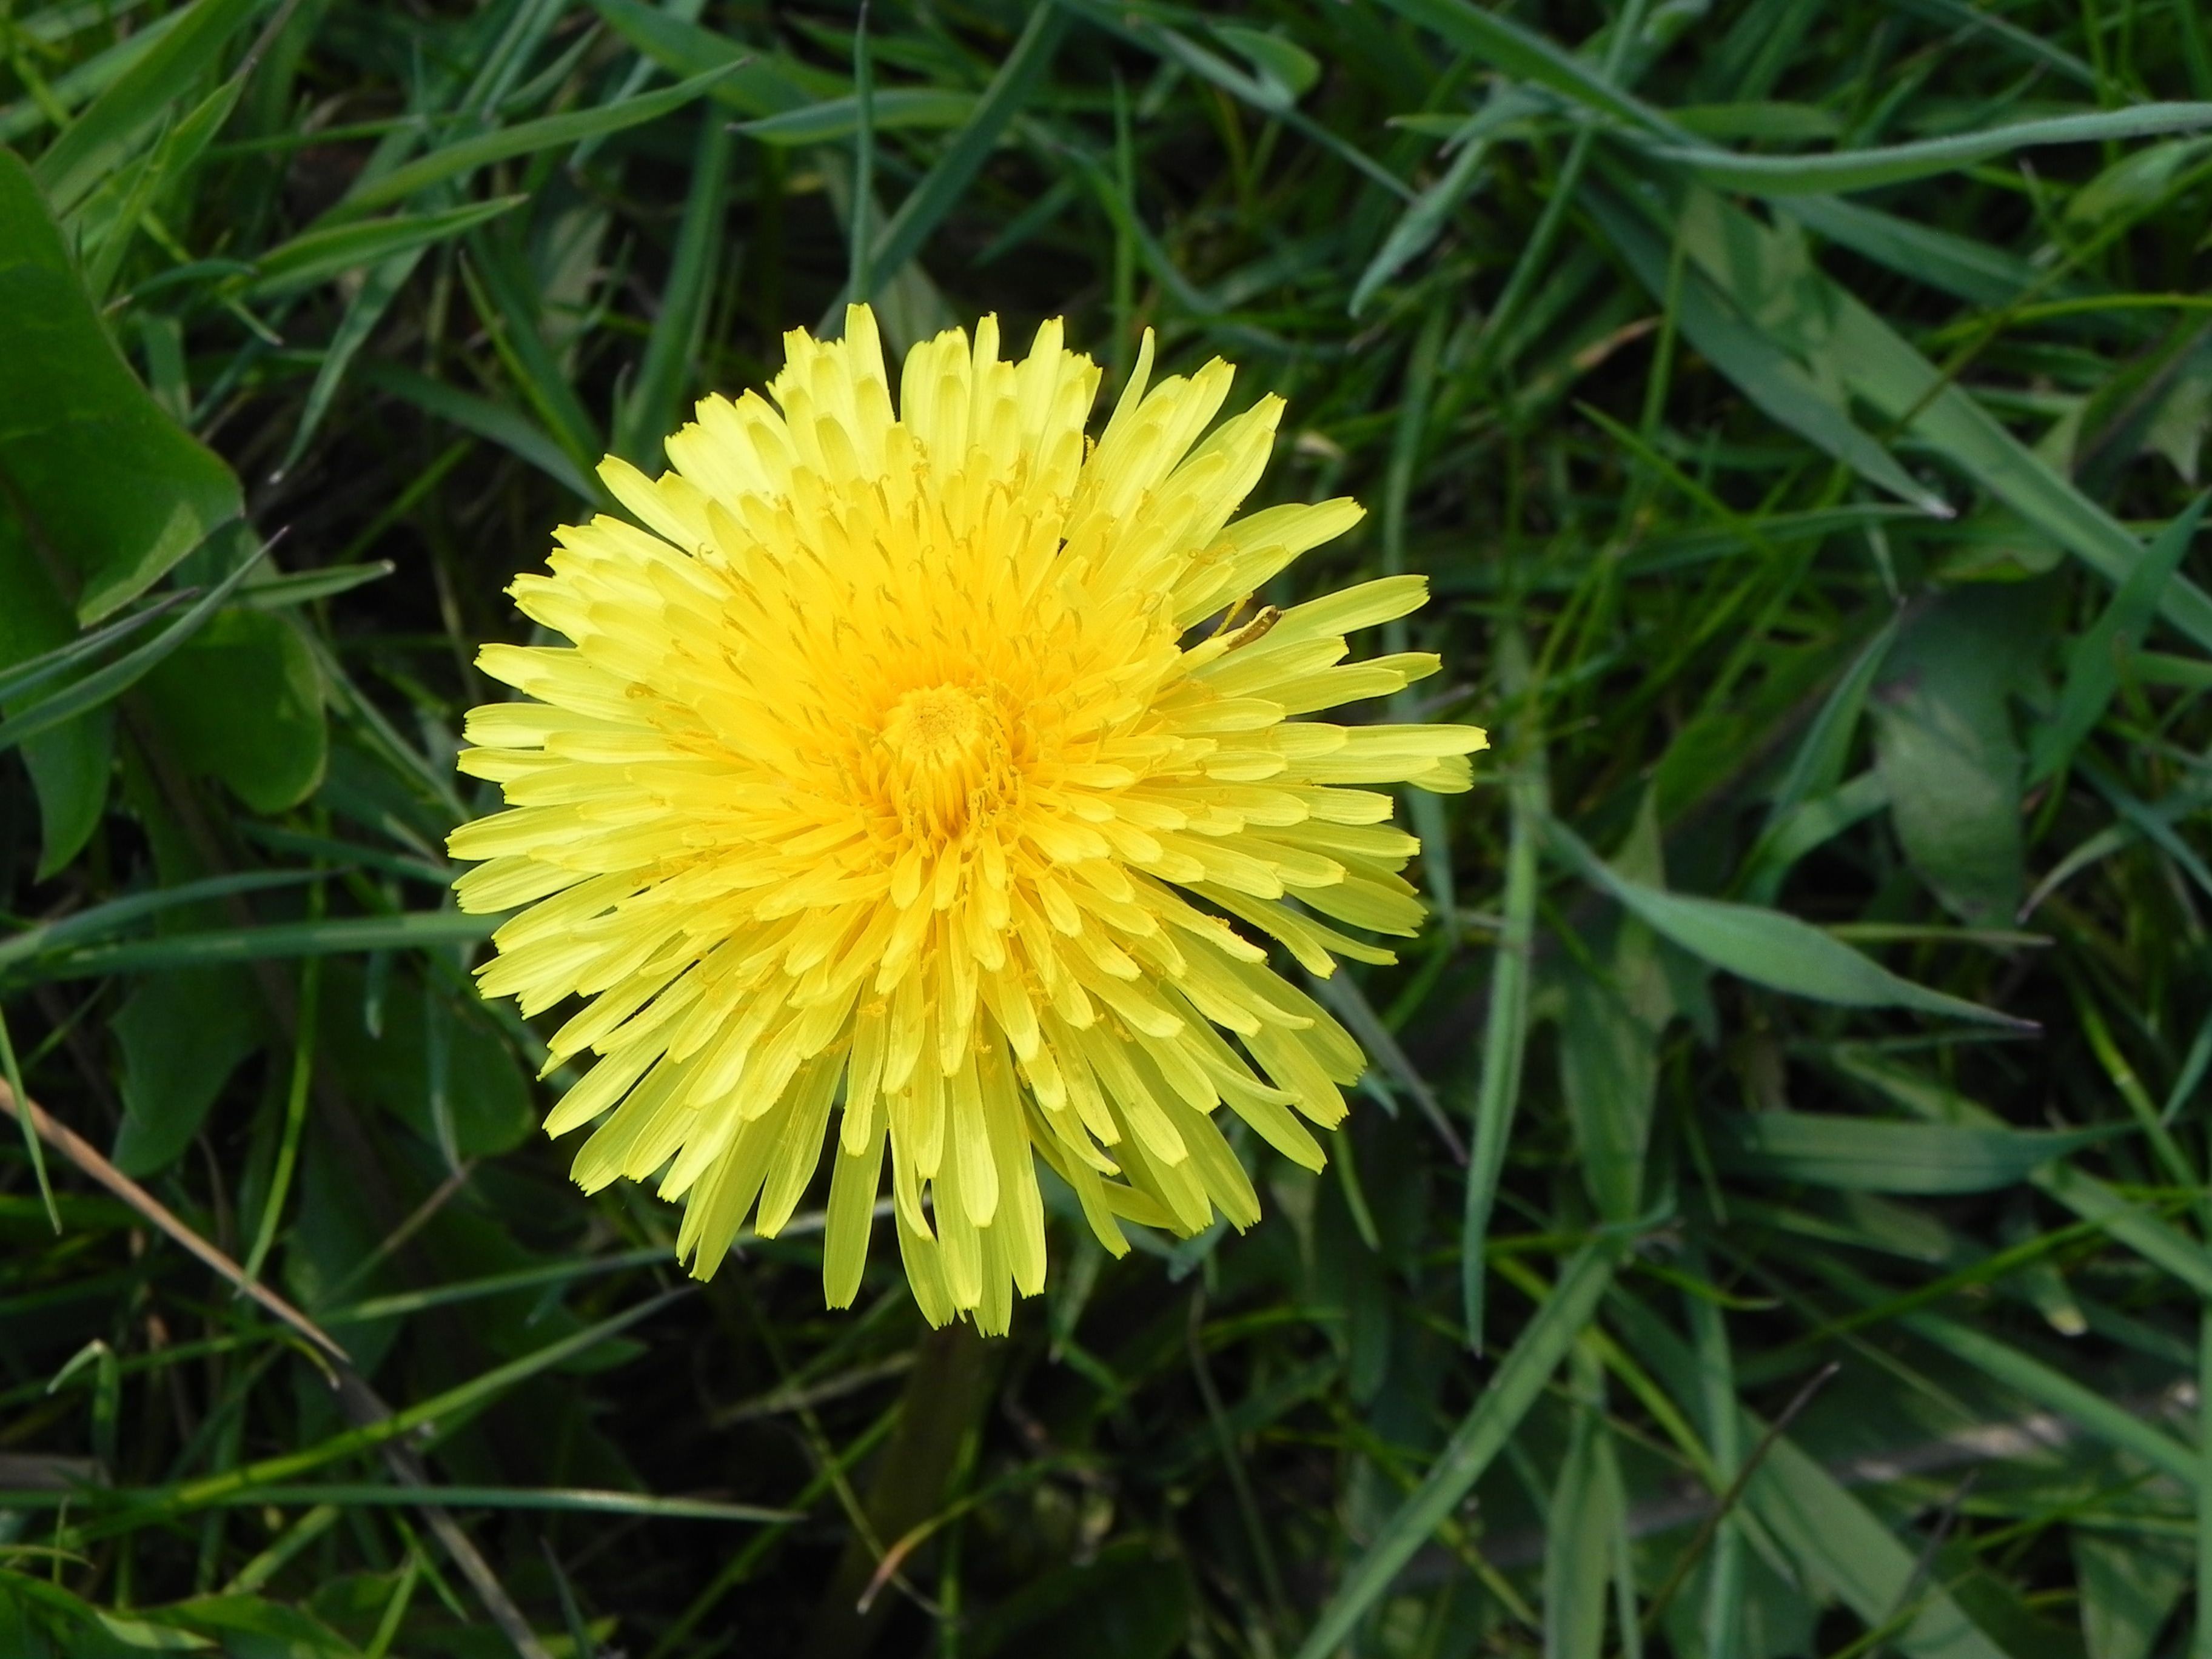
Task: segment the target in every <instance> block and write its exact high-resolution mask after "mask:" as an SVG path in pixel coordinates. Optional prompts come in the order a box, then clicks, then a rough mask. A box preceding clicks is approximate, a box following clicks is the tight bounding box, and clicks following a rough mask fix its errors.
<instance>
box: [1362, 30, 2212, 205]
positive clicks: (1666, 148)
mask: <svg viewBox="0 0 2212 1659" xmlns="http://www.w3.org/2000/svg"><path fill="white" fill-rule="evenodd" d="M1393 3H1395V0H1393ZM2203 126H2212V104H2138V105H2136V106H2134V107H2132V108H2130V109H2117V110H2103V111H2099V112H2095V113H2093V114H2083V115H2061V116H2056V117H2053V118H2050V119H2047V120H2040V121H2018V122H2015V123H2013V124H2011V125H2008V126H2000V127H1990V128H1985V129H1984V130H1983V131H1979V132H1962V133H1960V134H1958V135H1957V136H1955V137H1949V138H1927V139H1923V140H1921V141H1920V142H1918V143H1910V144H1893V145H1888V146H1886V147H1884V148H1882V149H1857V150H1852V149H1846V150H1837V151H1833V152H1831V153H1829V154H1827V155H1735V154H1733V153H1731V152H1729V151H1726V150H1717V149H1704V148H1692V147H1688V146H1684V145H1674V144H1654V145H1652V146H1651V147H1650V154H1651V155H1654V156H1656V157H1657V158H1659V159H1660V160H1662V161H1669V162H1672V163H1674V165H1676V166H1678V167H1684V168H1686V169H1687V170H1688V171H1689V172H1691V173H1695V174H1696V175H1697V176H1698V177H1699V178H1700V179H1704V180H1705V183H1707V184H1709V185H1713V186H1715V187H1717V188H1718V189H1721V190H1729V191H1742V192H1744V193H1745V194H1747V195H1753V196H1810V195H1831V194H1832V195H1842V194H1846V193H1848V192H1850V191H1861V190H1878V189H1880V188H1881V186H1883V185H1897V184H1903V183H1905V181H1907V180H1908V179H1928V178H1932V177H1934V176H1935V175H1936V174H1937V173H1955V172H1958V171H1960V169H1962V168H1966V167H1973V166H1975V165H1976V164H1978V163H1979V162H1982V161H1989V160H1990V158H1991V157H1993V156H1998V155H2009V154H2010V153H2011V152H2012V151H2014V150H2016V149H2028V148H2030V147H2031V146H2033V145H2037V144H2084V143H2104V142H2106V141H2109V140H2112V139H2117V138H2142V137H2150V136H2152V135H2154V134H2157V133H2165V132H2185V131H2190V130H2191V129H2193V128H2197V127H2203Z"/></svg>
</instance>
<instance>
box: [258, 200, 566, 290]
mask: <svg viewBox="0 0 2212 1659" xmlns="http://www.w3.org/2000/svg"><path fill="white" fill-rule="evenodd" d="M527 199H528V197H522V196H499V197H494V198H493V199H491V200H490V201H489V202H472V203H471V204H469V205H467V206H466V207H458V208H449V209H447V210H445V211H444V212H441V213H398V214H394V215H392V216H391V217H390V218H388V219H369V220H365V221H362V222H359V223H356V224H337V225H326V226H325V227H323V228H320V229H317V230H308V231H303V232H302V233H301V234H299V235H297V236H295V237H294V238H292V240H290V241H289V242H283V243H280V244H279V245H278V246H276V247H273V248H271V249H270V251H269V252H266V253H264V254H263V255H262V256H261V257H260V258H258V259H256V260H255V261H254V262H253V276H252V280H251V281H250V282H249V283H248V284H247V286H246V293H247V294H248V295H251V296H252V297H253V298H256V299H268V298H270V297H272V296H274V295H280V294H296V293H298V292H299V291H300V290H301V289H305V288H313V286H314V285H315V284H316V283H325V282H328V281H329V280H330V279H331V277H333V276H343V274H344V273H345V272H347V271H349V270H360V269H361V268H362V266H363V265H371V264H376V263H378V262H379V261H380V260H383V259H387V258H391V257H392V255H393V254H395V253H410V252H416V251H417V250H419V249H422V248H427V247H431V246H435V245H436V244H438V243H440V242H444V241H449V240H452V239H453V238H454V237H456V236H459V234H461V233H462V232H464V231H466V230H473V229H474V228H476V227H477V226H478V225H480V224H483V223H484V222H487V221H489V220H492V219H496V218H498V217H499V216H500V215H501V214H502V213H506V212H508V211H510V210H513V209H514V208H516V207H518V206H520V204H522V203H523V202H525V201H526V200H527Z"/></svg>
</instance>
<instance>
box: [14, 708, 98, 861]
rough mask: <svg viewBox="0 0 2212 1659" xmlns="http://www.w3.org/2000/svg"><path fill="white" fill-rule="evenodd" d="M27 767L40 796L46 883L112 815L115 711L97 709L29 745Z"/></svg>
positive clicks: (41, 850)
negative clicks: (110, 791)
mask: <svg viewBox="0 0 2212 1659" xmlns="http://www.w3.org/2000/svg"><path fill="white" fill-rule="evenodd" d="M23 764H24V766H25V767H26V768H27V769H28V770H29V772H30V774H31V787H33V788H34V789H36V790H37V791H38V794H39V866H38V872H37V873H38V876H39V878H40V880H45V879H46V878H48V877H51V876H54V875H57V874H58V873H60V872H61V870H62V868H63V866H65V865H66V864H68V863H69V861H70V860H71V859H73V858H75V857H76V855H77V854H79V853H80V852H82V850H83V849H84V845H85V843H86V842H88V841H90V840H91V839H92V834H93V831H94V830H95V829H99V828H100V819H101V817H103V816H104V815H105V814H106V811H107V785H108V777H109V774H110V773H111V772H112V770H113V769H114V765H115V710H114V709H113V708H112V707H106V708H94V709H90V710H88V711H87V712H86V713H84V714H79V715H78V716H77V717H76V719H75V720H69V721H66V722H64V724H62V725H60V726H55V727H54V728H53V729H52V731H49V732H42V733H41V734H40V735H39V736H37V737H35V738H32V739H31V740H30V741H29V742H27V743H26V744H24V745H23Z"/></svg>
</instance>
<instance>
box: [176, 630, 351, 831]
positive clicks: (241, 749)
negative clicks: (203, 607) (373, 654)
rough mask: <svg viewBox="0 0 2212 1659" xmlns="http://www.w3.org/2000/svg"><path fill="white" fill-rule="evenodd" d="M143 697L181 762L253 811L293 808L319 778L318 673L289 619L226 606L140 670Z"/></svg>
mask: <svg viewBox="0 0 2212 1659" xmlns="http://www.w3.org/2000/svg"><path fill="white" fill-rule="evenodd" d="M140 696H141V698H142V703H141V707H142V708H143V710H144V714H145V718H146V720H148V722H149V724H150V725H151V726H153V727H154V728H155V730H156V731H158V732H160V733H161V736H162V738H163V739H164V740H165V741H166V743H167V746H168V750H169V752H170V754H171V755H172V756H173V757H175V759H176V760H177V762H178V763H179V764H180V765H182V766H184V767H185V768H187V769H190V770H192V771H195V772H199V773H204V775H207V776H209V777H212V778H217V779H220V780H221V781H222V782H223V783H224V784H226V785H228V787H229V789H230V791H231V793H233V794H234V795H236V796H237V797H238V799H240V800H241V801H243V802H245V803H246V805H248V806H250V807H252V809H253V810H254V811H257V812H281V811H283V810H284V809H285V808H287V807H289V806H296V805H299V804H300V802H301V801H303V800H305V799H307V797H308V796H309V795H310V794H312V793H314V789H315V786H316V785H317V784H319V783H320V782H321V781H322V777H323V768H324V766H325V763H326V762H327V761H328V758H329V754H330V738H329V736H328V732H327V731H326V729H325V723H324V718H323V689H322V677H321V674H320V672H319V671H318V669H317V668H316V666H315V660H314V658H313V655H312V654H311V653H309V652H308V649H307V642H306V641H305V640H303V639H302V638H301V635H300V630H299V629H298V627H297V625H296V624H295V623H293V622H292V621H291V620H290V619H289V617H283V616H282V615H278V614H275V613H272V612H270V611H254V610H249V609H246V608H245V607H243V606H241V607H239V608H236V609H234V610H230V611H224V612H223V613H222V615H221V616H219V617H216V619H215V620H214V621H213V622H211V623H209V624H208V626H207V627H206V628H204V629H202V630H201V631H200V633H199V635H198V636H197V638H195V639H193V640H191V641H190V642H188V643H187V644H186V645H185V647H183V648H182V649H180V650H179V651H178V652H177V653H175V654H174V655H173V656H172V657H170V658H169V659H167V661H165V662H163V663H161V665H159V666H158V667H156V668H155V670H154V671H152V672H151V673H149V675H147V677H146V680H145V684H144V686H143V690H142V691H141V693H140Z"/></svg>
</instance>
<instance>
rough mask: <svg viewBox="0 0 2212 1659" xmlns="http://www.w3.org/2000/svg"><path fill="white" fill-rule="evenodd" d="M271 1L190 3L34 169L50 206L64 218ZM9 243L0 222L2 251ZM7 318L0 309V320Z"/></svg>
mask: <svg viewBox="0 0 2212 1659" xmlns="http://www.w3.org/2000/svg"><path fill="white" fill-rule="evenodd" d="M267 3H268V0H193V3H192V4H191V5H190V6H189V7H187V8H186V9H185V15H184V16H183V17H182V18H181V19H180V20H179V22H178V23H177V25H176V27H173V28H172V29H170V30H168V31H167V33H164V34H163V35H162V37H161V41H160V42H159V44H157V45H156V46H154V47H153V49H152V50H150V51H149V52H146V53H145V54H144V55H143V57H141V58H138V59H137V61H136V62H135V63H133V64H131V67H130V68H129V69H127V70H125V71H124V72H123V74H122V75H121V76H118V77H117V79H116V80H115V82H114V83H113V84H112V85H111V86H110V87H108V88H107V89H106V91H104V92H102V93H101V94H100V96H99V97H98V98H97V99H95V100H94V101H93V103H92V105H91V106H90V107H88V109H86V110H85V112H83V113H82V114H81V115H79V116H78V117H77V118H76V119H75V120H74V121H72V122H70V125H69V126H68V128H67V129H66V130H65V131H64V132H63V133H62V135H61V136H60V137H58V138H56V139H55V140H54V142H53V143H51V144H49V145H48V146H47V147H46V150H45V151H44V153H43V154H41V155H40V157H39V159H38V161H37V163H36V165H35V166H33V168H32V173H33V176H34V177H35V178H36V179H37V181H38V185H39V188H40V191H43V192H44V193H45V195H46V201H47V204H48V205H49V206H50V207H51V208H52V210H53V211H54V212H55V213H57V214H63V213H67V212H68V211H69V210H70V209H71V208H73V207H75V206H76V204H77V203H78V202H80V201H82V199H83V198H84V197H85V196H86V195H88V193H89V192H90V191H92V189H93V187H94V185H98V184H99V183H100V180H101V179H102V178H103V177H105V176H106V173H108V172H109V171H110V170H111V169H112V168H113V167H115V166H116V165H117V164H118V162H120V161H122V159H123V158H124V157H125V155H129V154H130V153H131V149H133V148H135V147H136V146H137V144H138V143H140V142H142V141H143V139H144V137H146V135H147V134H148V133H149V132H150V131H152V130H153V129H154V128H155V126H156V125H159V123H160V122H161V119H162V117H163V114H164V112H166V111H167V107H168V106H169V105H170V103H171V102H172V101H173V100H176V99H177V98H179V97H181V96H182V95H183V94H185V93H186V92H188V91H190V90H191V87H192V85H193V83H194V82H196V81H197V80H198V79H199V78H200V76H201V75H202V74H203V73H204V71H205V70H207V69H208V68H209V67H210V65H211V64H214V63H215V62H216V58H217V57H218V56H219V55H220V54H221V52H222V49H223V47H224V46H227V45H228V43H229V41H230V38H231V37H232V36H233V35H234V34H236V33H238V32H239V30H240V29H241V28H243V27H245V26H246V23H248V22H249V21H252V17H253V15H254V14H255V13H256V12H258V11H259V10H260V9H262V7H263V6H264V5H265V4H267ZM8 241H9V236H8V234H7V227H6V224H5V222H4V220H0V246H6V244H7V243H8ZM6 314H7V307H6V306H5V304H4V303H0V316H4V315H6Z"/></svg>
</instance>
